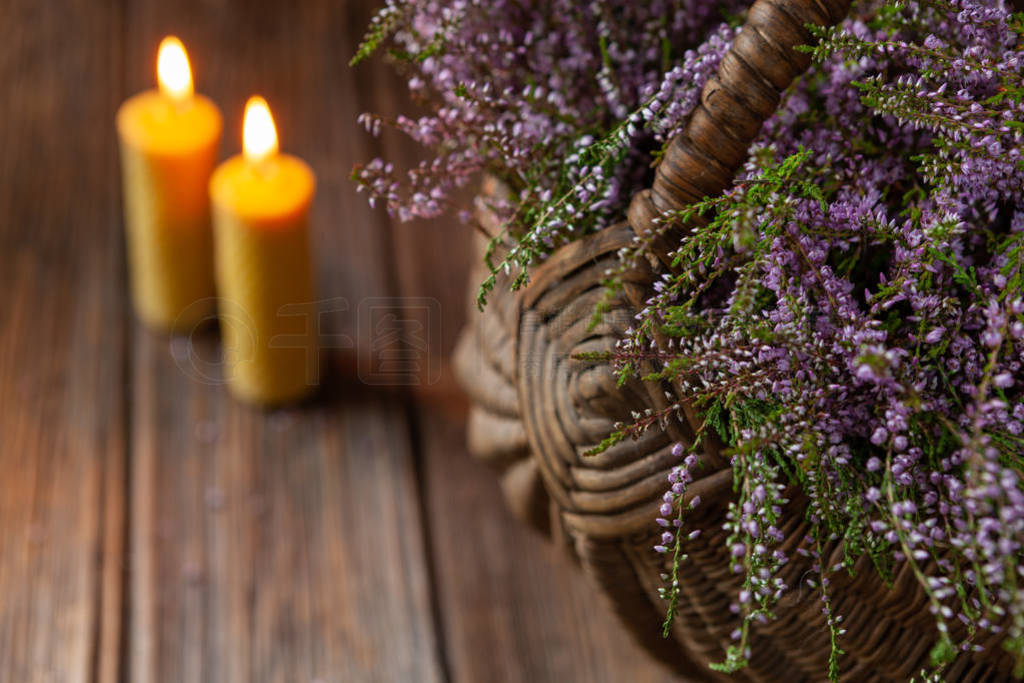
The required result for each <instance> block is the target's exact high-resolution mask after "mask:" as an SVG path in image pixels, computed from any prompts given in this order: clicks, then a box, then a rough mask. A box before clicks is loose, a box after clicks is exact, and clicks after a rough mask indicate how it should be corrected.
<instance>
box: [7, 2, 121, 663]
mask: <svg viewBox="0 0 1024 683" xmlns="http://www.w3.org/2000/svg"><path fill="white" fill-rule="evenodd" d="M120 15H121V12H120V7H119V6H118V4H117V3H114V2H103V3H98V2H84V1H73V0H64V1H62V2H55V3H39V2H34V1H33V0H13V1H9V2H4V3H3V4H2V5H0V25H2V26H4V27H5V39H4V41H2V44H0V81H2V82H3V84H4V89H5V91H6V93H7V96H5V97H3V98H0V121H2V122H3V125H2V126H0V216H3V221H2V222H0V291H2V292H3V300H2V301H0V435H2V439H3V441H2V445H0V477H2V482H3V493H2V494H0V680H4V681H91V680H99V681H104V682H107V681H109V682H111V683H112V682H113V681H116V680H118V665H119V643H120V638H121V635H120V629H121V624H120V617H121V586H122V566H123V556H122V552H123V540H124V527H123V510H124V488H125V481H124V464H125V444H124V421H123V383H124V382H123V354H124V341H123V337H124V334H123V329H124V328H123V316H122V311H123V307H124V295H123V282H124V277H123V273H122V267H121V261H122V256H121V236H120V225H119V223H118V222H117V221H115V220H113V219H112V217H113V216H116V215H117V211H118V207H117V184H118V175H117V165H116V164H117V161H116V143H115V140H114V133H113V120H114V108H115V107H116V105H117V95H118V89H119V88H118V82H119V77H120V45H121V40H120V37H121V36H120ZM69 27H74V31H73V33H69ZM72 36H73V37H72Z"/></svg>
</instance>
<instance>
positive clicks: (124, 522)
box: [0, 0, 670, 683]
mask: <svg viewBox="0 0 1024 683" xmlns="http://www.w3.org/2000/svg"><path fill="white" fill-rule="evenodd" d="M369 16H370V8H369V7H367V6H365V5H364V3H355V4H350V3H346V2H344V1H342V0H335V1H333V2H327V1H324V2H296V3H290V2H244V1H243V0H186V1H184V2H174V3H171V2H166V1H165V0H131V1H130V0H121V1H116V0H111V1H89V0H59V1H51V0H46V1H41V0H4V1H3V2H2V3H0V27H3V33H4V40H3V41H0V84H2V87H3V89H4V96H3V97H2V98H0V439H2V441H0V477H2V479H0V485H2V494H0V681H11V682H19V683H20V682H26V681H102V682H111V683H112V682H114V681H119V680H130V681H156V682H158V683H163V682H172V681H188V682H193V681H215V682H231V681H288V682H292V681H310V682H312V681H320V682H323V683H327V682H328V681H331V682H333V681H346V682H347V681H414V682H420V681H422V682H425V683H428V682H430V681H442V680H456V681H467V682H470V683H477V682H481V681H531V682H543V681H587V682H590V681H637V682H644V681H667V680H670V677H669V676H668V674H666V673H665V672H664V671H663V670H662V669H660V668H659V667H657V666H656V665H654V664H652V663H650V662H649V661H648V660H647V659H646V658H645V657H644V656H643V655H642V653H641V652H640V651H639V650H638V648H637V647H636V646H635V645H633V644H632V643H631V642H630V641H629V640H628V638H627V636H626V634H625V632H624V631H623V630H621V629H620V628H619V626H618V625H617V624H616V623H614V621H613V619H612V617H611V615H610V613H609V612H608V610H607V609H606V608H605V607H604V605H603V604H602V603H600V601H599V600H598V599H597V596H596V594H595V593H594V592H593V591H592V590H590V588H589V587H588V586H587V584H586V583H585V581H584V580H583V578H582V577H581V576H580V575H579V574H578V573H577V571H576V569H575V568H574V567H572V566H570V564H569V562H568V561H567V560H565V559H564V558H563V557H562V556H561V554H560V553H559V552H558V551H557V550H556V549H554V548H552V547H550V546H548V545H547V544H546V543H545V542H543V541H542V540H541V539H539V538H537V537H534V536H532V535H531V534H530V533H528V532H527V531H525V530H524V529H522V528H520V526H519V525H518V524H517V523H516V522H515V521H514V520H513V519H512V518H511V517H510V515H509V514H508V513H506V512H505V510H504V508H503V505H502V501H501V499H500V494H499V490H498V487H497V484H496V482H495V480H494V479H493V478H492V476H491V474H490V473H489V472H488V471H486V470H485V469H484V468H483V467H482V466H481V465H479V464H477V463H475V462H473V461H472V460H470V459H469V457H468V456H467V455H466V453H465V450H464V446H463V439H462V430H463V421H464V411H465V403H464V399H463V398H462V397H461V395H460V393H459V392H458V389H457V388H456V387H455V385H454V384H453V382H452V379H451V375H450V372H449V370H448V366H447V361H446V358H447V354H448V353H449V351H450V349H451V347H452V345H453V343H454V340H455V337H456V335H457V333H458V330H459V328H460V326H461V324H462V322H463V319H464V306H463V304H464V297H465V289H464V287H465V278H466V274H465V273H466V265H467V263H468V261H469V258H470V255H469V253H468V245H469V244H470V242H471V240H470V236H469V234H468V232H467V231H468V228H466V227H464V226H461V225H458V224H457V223H455V222H454V221H451V222H443V221H442V222H436V223H430V224H424V223H419V224H405V225H399V224H395V223H392V222H390V221H389V220H388V219H387V217H386V216H385V215H384V214H383V213H382V212H380V211H372V210H370V209H369V208H368V206H367V203H366V201H365V197H361V196H357V195H356V193H355V191H354V185H353V183H351V182H350V180H349V178H348V176H349V173H350V170H351V167H352V164H353V163H354V162H356V161H366V160H369V159H370V158H372V157H373V156H375V155H378V154H382V155H386V156H388V157H390V158H397V159H406V160H409V159H411V158H413V157H412V156H411V155H414V154H415V153H416V151H417V150H414V149H410V148H409V147H408V146H407V145H406V143H405V142H404V141H402V140H401V139H399V138H398V137H397V136H391V137H388V136H385V137H383V138H382V139H381V140H375V139H373V138H371V137H369V136H368V135H367V134H365V133H364V132H362V130H361V129H360V128H358V127H357V126H356V123H355V117H356V115H357V114H358V113H359V112H361V111H364V110H373V111H381V112H390V113H394V112H396V111H398V110H399V108H400V107H405V106H406V104H405V101H404V99H403V96H402V94H401V93H402V88H401V85H400V83H399V82H398V80H397V79H396V78H395V77H394V76H393V75H392V73H391V72H390V70H389V69H388V67H386V66H385V65H384V64H383V63H382V60H376V61H374V62H372V63H370V64H368V65H364V66H361V67H359V68H357V69H355V70H352V69H349V68H348V67H347V65H346V64H347V61H348V59H349V57H350V56H351V55H352V54H353V52H354V50H355V45H356V42H357V40H358V37H359V36H360V35H361V34H362V31H363V28H364V27H365V26H366V23H367V20H368V18H369ZM167 33H175V34H177V35H180V36H181V37H182V38H183V40H184V42H185V44H186V45H187V46H188V47H189V49H190V52H191V55H192V58H193V67H194V71H195V74H196V78H197V87H198V90H199V91H201V92H204V93H206V94H208V95H210V96H211V97H213V98H214V99H215V100H216V101H218V102H219V103H220V105H221V106H222V108H223V111H224V114H225V121H226V135H225V140H224V143H223V149H222V153H223V154H224V155H226V154H228V153H233V152H234V151H237V149H238V147H239V144H240V141H239V137H240V134H239V131H240V120H241V111H242V106H243V104H244V102H245V99H246V97H247V96H248V95H249V94H251V93H253V92H257V91H258V92H259V93H261V94H263V95H265V96H266V97H267V99H268V100H269V101H270V103H271V105H272V107H273V110H274V112H275V115H276V117H277V122H278V128H279V131H280V133H281V138H282V145H283V148H284V149H285V150H287V151H290V152H293V153H296V154H298V155H300V156H302V157H304V158H306V159H307V160H308V161H309V162H310V163H311V165H312V166H313V167H314V168H315V169H316V171H317V174H318V179H319V192H318V196H317V199H316V202H315V207H314V216H313V218H314V223H315V241H316V245H317V249H316V259H317V268H318V284H319V290H320V294H322V295H323V297H324V298H325V299H327V300H328V301H329V305H327V306H325V308H327V309H329V310H328V311H327V313H325V315H324V318H323V321H324V324H325V325H326V330H327V331H328V332H329V333H330V334H331V335H332V336H331V339H333V340H334V343H333V344H332V345H333V346H334V347H335V348H332V349H331V351H330V361H329V363H328V367H327V368H326V375H325V377H326V380H325V387H324V391H323V394H322V396H321V397H320V398H319V399H318V400H317V401H315V402H313V403H312V404H310V405H307V406H304V407H302V408H297V409H290V410H283V411H277V412H270V413H267V412H260V411H257V410H252V409H248V408H245V407H243V406H241V405H239V404H237V403H235V402H234V401H232V400H231V399H230V397H229V396H228V395H227V393H226V391H225V388H224V386H223V385H222V384H221V382H220V381H219V375H218V374H217V372H216V366H215V362H216V359H217V340H216V337H215V336H214V335H212V334H208V335H199V336H197V337H194V338H193V339H191V340H188V339H173V340H172V339H169V338H166V337H163V336H160V335H155V334H152V333H150V332H148V331H146V330H144V329H142V328H141V327H139V325H138V324H136V323H135V322H134V321H133V319H132V316H131V312H130V310H129V306H128V302H127V298H126V294H127V291H126V273H125V263H124V246H123V236H122V235H123V226H122V222H121V210H120V188H119V177H120V176H119V169H118V162H117V156H116V142H115V134H114V125H113V122H114V112H115V110H116V108H117V106H118V105H119V103H120V102H121V101H122V100H124V99H125V97H127V96H128V95H129V94H131V93H133V92H136V91H138V90H141V89H143V88H145V87H150V85H151V84H152V81H153V71H154V52H155V48H156V45H157V43H158V42H159V40H160V38H161V37H162V36H163V35H164V34H167ZM381 312H383V314H382V317H381V315H378V314H381ZM389 315H391V316H392V317H391V318H390V320H391V321H392V322H394V321H396V320H398V321H401V320H403V319H404V320H412V321H414V322H415V321H419V322H421V323H423V322H427V323H429V324H428V325H427V326H426V327H424V328H423V330H425V331H426V333H428V335H429V336H430V339H429V344H428V346H427V350H426V351H423V350H422V349H420V352H419V355H418V356H417V357H416V362H417V363H419V366H418V368H417V371H416V373H414V374H413V376H411V379H412V380H416V381H419V383H420V386H413V387H410V386H386V384H388V383H389V382H384V384H385V385H384V386H382V385H381V382H380V381H378V380H380V379H381V377H380V376H378V375H379V374H380V373H379V370H380V368H379V367H378V366H377V365H375V364H374V363H373V362H372V361H373V360H374V358H375V356H374V354H377V353H378V352H379V351H380V348H379V347H380V345H381V339H380V336H379V330H375V327H374V326H375V325H376V323H375V322H374V321H375V320H377V318H375V317H374V316H378V317H380V318H381V319H385V320H386V319H389V318H388V316H389ZM424 316H426V317H424ZM428 319H429V320H428ZM377 360H379V359H377ZM211 368H212V370H211ZM375 373H377V374H375ZM426 380H430V381H426ZM435 380H436V381H435ZM367 382H369V383H367ZM390 384H392V385H394V384H396V382H390ZM399 384H401V382H399ZM405 384H406V385H408V382H406V383H405Z"/></svg>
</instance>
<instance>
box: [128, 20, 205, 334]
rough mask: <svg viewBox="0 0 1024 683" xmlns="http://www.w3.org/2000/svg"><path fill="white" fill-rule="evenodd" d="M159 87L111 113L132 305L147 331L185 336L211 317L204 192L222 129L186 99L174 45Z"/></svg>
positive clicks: (184, 61)
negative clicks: (118, 157) (115, 133)
mask: <svg viewBox="0 0 1024 683" xmlns="http://www.w3.org/2000/svg"><path fill="white" fill-rule="evenodd" d="M157 82H158V84H159V88H158V89H157V90H148V91H146V92H142V93H139V94H138V95H135V96H134V97H131V98H129V99H128V100H127V101H125V103H124V104H123V105H121V108H120V109H119V110H118V112H117V131H118V135H119V137H120V141H121V166H122V171H123V181H124V211H125V229H126V235H127V243H128V265H129V271H130V274H131V284H132V300H133V302H134V304H135V310H136V312H137V313H138V315H139V317H140V318H141V319H142V320H143V321H144V322H145V323H147V324H149V325H150V326H152V327H156V328H161V329H167V330H177V331H188V330H190V329H191V328H192V327H194V326H195V325H196V324H197V323H199V322H201V321H202V320H204V319H205V318H207V317H209V316H211V315H212V314H213V312H214V311H215V309H216V306H215V300H214V281H213V237H212V234H211V230H210V196H209V189H208V188H209V181H210V174H211V173H212V171H213V167H214V164H215V163H216V162H217V147H218V145H219V143H220V134H221V129H222V127H223V123H222V119H221V115H220V111H219V110H218V109H217V107H216V105H214V104H213V102H211V101H210V100H209V99H208V98H206V97H203V96H202V95H196V94H194V93H193V92H192V72H191V69H190V68H189V64H188V57H187V56H186V54H185V48H184V47H183V46H182V44H181V41H180V40H178V39H177V38H174V37H168V38H164V40H163V42H161V43H160V50H159V52H158V55H157Z"/></svg>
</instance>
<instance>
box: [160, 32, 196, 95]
mask: <svg viewBox="0 0 1024 683" xmlns="http://www.w3.org/2000/svg"><path fill="white" fill-rule="evenodd" d="M156 80H157V83H159V84H160V92H162V93H163V94H165V95H167V96H169V97H170V98H171V99H173V100H174V101H176V102H182V101H184V100H187V99H188V98H189V97H191V96H192V69H190V68H189V65H188V55H187V54H185V46H184V45H182V44H181V41H180V40H178V39H177V38H176V37H175V36H167V37H166V38H164V39H163V40H162V41H160V49H159V50H158V51H157V55H156Z"/></svg>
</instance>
